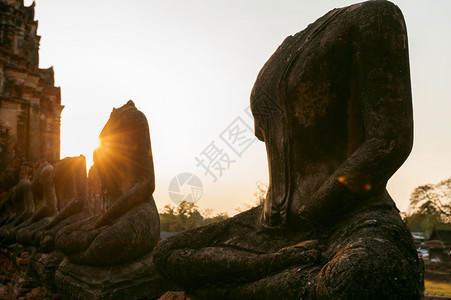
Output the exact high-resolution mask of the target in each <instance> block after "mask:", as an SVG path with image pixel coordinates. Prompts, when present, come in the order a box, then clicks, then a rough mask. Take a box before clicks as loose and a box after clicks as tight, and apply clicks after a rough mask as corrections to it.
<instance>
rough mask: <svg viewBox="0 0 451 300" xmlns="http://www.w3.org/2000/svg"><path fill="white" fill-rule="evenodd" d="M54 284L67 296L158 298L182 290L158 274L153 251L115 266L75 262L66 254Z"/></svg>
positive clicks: (65, 297) (92, 299)
mask: <svg viewBox="0 0 451 300" xmlns="http://www.w3.org/2000/svg"><path fill="white" fill-rule="evenodd" d="M55 284H56V286H57V289H58V292H59V293H60V294H61V295H62V296H63V298H64V299H85V300H88V299H89V300H94V299H95V300H98V299H99V300H100V299H158V298H159V297H160V296H161V295H163V294H164V293H165V292H167V291H177V290H179V289H178V288H177V287H176V286H174V284H173V283H171V282H169V281H167V280H166V279H164V278H162V277H161V275H159V272H158V270H157V268H156V267H155V265H154V264H153V260H152V253H150V254H148V255H146V256H143V257H142V258H140V259H138V260H135V261H132V262H129V263H126V264H122V265H118V266H112V267H94V266H86V265H76V264H73V263H70V262H69V260H68V259H67V258H65V259H64V260H63V261H62V262H61V264H60V265H59V268H58V270H57V271H56V273H55Z"/></svg>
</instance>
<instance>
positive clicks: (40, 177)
mask: <svg viewBox="0 0 451 300" xmlns="http://www.w3.org/2000/svg"><path fill="white" fill-rule="evenodd" d="M52 174H53V166H52V165H50V164H49V163H48V162H42V163H41V164H40V166H39V168H38V169H37V170H36V172H35V174H34V175H33V178H32V182H31V190H32V194H33V202H34V214H33V215H32V216H31V218H29V219H28V220H26V221H25V222H23V223H22V224H21V225H19V226H18V227H17V234H16V241H17V242H18V243H20V244H22V245H24V246H25V245H30V244H32V240H33V237H34V236H35V233H36V232H37V231H39V230H40V229H42V228H43V227H44V226H45V225H47V224H48V223H49V222H50V220H51V219H52V217H53V216H55V215H56V213H57V201H56V194H55V187H54V185H53V181H52Z"/></svg>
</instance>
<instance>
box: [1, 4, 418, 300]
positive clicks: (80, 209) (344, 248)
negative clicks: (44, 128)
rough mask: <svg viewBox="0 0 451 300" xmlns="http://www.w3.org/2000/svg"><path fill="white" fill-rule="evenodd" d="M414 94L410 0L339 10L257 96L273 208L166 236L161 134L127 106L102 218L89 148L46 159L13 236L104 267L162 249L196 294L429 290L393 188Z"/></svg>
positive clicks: (259, 86)
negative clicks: (158, 178) (156, 158)
mask: <svg viewBox="0 0 451 300" xmlns="http://www.w3.org/2000/svg"><path fill="white" fill-rule="evenodd" d="M411 102H412V99H411V86H410V73H409V58H408V46H407V34H406V27H405V23H404V19H403V16H402V14H401V12H400V10H399V9H398V7H396V6H395V5H394V4H392V3H390V2H388V1H368V2H364V3H359V4H355V5H352V6H348V7H344V8H341V9H334V10H332V11H330V12H329V13H327V14H326V15H324V16H323V17H321V18H319V19H318V20H317V21H316V22H314V23H312V24H310V25H309V26H308V27H307V28H306V29H305V30H303V31H301V32H299V33H297V34H295V35H293V36H289V37H287V38H286V39H285V40H284V41H283V43H282V44H281V46H280V47H279V48H278V49H277V50H276V52H275V53H274V54H273V55H272V56H271V58H270V59H269V60H268V62H267V63H266V64H265V65H264V67H263V68H262V70H261V71H260V73H259V75H258V77H257V80H256V83H255V85H254V88H253V90H252V93H251V109H252V113H253V115H254V119H255V135H256V137H257V138H258V139H260V140H261V141H263V142H265V144H266V149H267V155H268V164H269V178H270V184H269V190H268V193H267V196H266V200H265V202H264V204H263V205H261V206H259V207H256V208H253V209H250V210H248V211H246V212H243V213H241V214H238V215H236V216H234V217H232V218H230V219H227V220H225V221H222V222H219V223H216V224H211V225H207V226H204V227H200V228H196V229H192V230H188V231H185V232H181V233H179V234H177V235H175V236H173V237H170V238H168V239H165V240H163V241H161V242H159V235H160V232H159V216H158V211H157V208H156V205H155V202H154V199H153V196H152V194H153V192H154V189H155V177H154V167H153V158H152V151H151V144H150V135H149V128H148V124H147V119H146V117H145V116H144V114H143V113H142V112H140V111H139V110H137V109H136V107H135V105H134V103H133V102H132V101H129V102H128V103H127V104H125V105H124V106H122V107H120V108H118V109H114V110H113V112H112V113H111V116H110V119H109V120H108V122H107V124H106V125H105V127H104V129H103V130H102V132H101V133H100V136H99V139H100V142H101V144H100V147H99V148H98V149H97V150H96V151H95V152H94V168H95V171H96V173H97V176H98V178H99V182H100V187H101V196H102V199H103V203H104V205H103V209H102V212H101V213H100V214H94V215H93V214H91V213H90V210H89V207H88V204H87V203H88V202H89V201H88V194H89V193H88V192H87V179H86V168H85V161H84V158H83V157H78V158H67V159H64V160H61V161H60V162H58V163H56V164H55V165H53V166H52V165H50V164H48V163H46V162H43V163H41V165H40V166H39V167H38V168H37V170H36V171H35V173H34V175H33V177H32V179H31V180H27V179H24V180H22V181H21V182H20V183H19V184H18V185H17V186H16V187H15V188H14V189H13V190H12V191H11V192H10V193H9V195H8V198H7V199H6V200H5V201H4V202H3V203H2V206H1V220H0V221H1V229H0V238H1V241H2V245H6V244H11V243H20V244H23V245H34V246H35V247H38V248H39V249H40V251H53V250H55V249H56V250H58V251H60V252H62V253H64V255H65V256H66V257H67V258H68V260H69V261H70V262H71V263H74V264H79V265H90V266H111V265H118V264H125V263H127V262H131V261H134V260H136V259H139V258H140V257H142V256H143V255H146V254H148V253H153V263H154V264H155V265H156V269H155V270H156V271H155V272H158V273H159V274H160V276H161V277H162V278H164V279H165V280H168V281H171V282H173V283H175V284H176V285H177V286H178V287H179V288H180V289H181V290H183V291H185V293H186V294H187V295H190V296H191V297H193V298H194V299H300V298H302V299H392V298H396V299H420V298H421V295H422V289H423V283H422V268H421V265H420V262H419V260H418V257H417V254H416V251H415V248H414V246H413V243H412V238H411V236H410V233H409V231H408V230H407V228H406V226H405V224H404V223H403V222H402V220H401V218H400V216H399V211H398V210H397V208H396V205H395V203H394V202H393V200H392V199H391V197H390V196H389V194H388V193H387V190H386V184H387V181H388V179H389V178H390V177H391V176H392V175H393V173H394V172H395V171H396V170H397V169H398V168H399V167H400V166H401V165H402V163H403V162H404V160H405V159H406V158H407V156H408V155H409V153H410V150H411V147H412V141H413V125H412V104H411ZM173 121H175V120H173Z"/></svg>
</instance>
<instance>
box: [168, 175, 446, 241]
mask: <svg viewBox="0 0 451 300" xmlns="http://www.w3.org/2000/svg"><path fill="white" fill-rule="evenodd" d="M267 189H268V185H267V184H265V183H262V182H257V187H256V191H255V193H254V199H253V200H252V201H251V202H250V203H245V204H243V207H239V208H236V210H237V211H238V212H241V211H244V210H247V209H250V208H251V207H254V206H257V205H260V204H262V203H263V202H264V200H265V197H266V192H267ZM212 213H213V210H211V209H207V210H205V211H202V212H201V211H200V210H199V208H198V207H197V205H196V204H195V203H192V202H187V201H182V202H181V203H180V204H179V205H178V206H176V207H175V206H172V205H166V206H165V207H164V208H163V210H162V212H161V213H160V228H161V231H168V232H179V231H183V230H187V229H191V228H195V227H199V226H203V225H208V224H211V223H215V222H219V221H222V220H225V219H227V218H229V216H228V214H227V213H218V214H216V215H213V214H212ZM401 216H402V218H403V220H404V222H405V223H406V225H407V227H408V228H409V230H410V231H411V232H424V233H426V235H428V236H429V235H430V234H431V233H432V231H433V230H434V228H435V227H437V226H439V225H444V224H447V225H450V226H451V178H448V179H446V180H443V181H440V182H439V183H436V184H425V185H420V186H418V187H417V188H415V189H414V190H413V192H412V194H411V196H410V203H409V207H408V209H407V211H406V212H403V213H401Z"/></svg>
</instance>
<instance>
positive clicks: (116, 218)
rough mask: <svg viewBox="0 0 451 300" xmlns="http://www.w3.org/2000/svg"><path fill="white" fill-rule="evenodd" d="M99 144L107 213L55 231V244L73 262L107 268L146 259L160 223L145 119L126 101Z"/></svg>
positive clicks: (97, 162) (96, 155) (98, 165)
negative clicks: (154, 195) (143, 257)
mask: <svg viewBox="0 0 451 300" xmlns="http://www.w3.org/2000/svg"><path fill="white" fill-rule="evenodd" d="M99 138H100V143H101V144H100V147H99V148H98V149H97V150H96V151H95V152H94V164H95V166H96V168H97V171H98V173H99V178H100V181H101V185H102V190H103V192H104V195H103V196H104V197H105V199H106V200H107V201H106V202H107V203H108V206H107V209H106V211H105V212H104V213H103V214H101V215H99V216H94V217H92V218H89V219H86V220H83V221H80V222H78V223H75V224H72V225H68V226H66V227H64V228H62V229H61V230H59V231H58V233H57V234H56V238H55V244H56V248H57V249H59V250H60V251H62V252H63V253H64V254H66V255H67V256H68V258H69V260H70V261H71V262H74V263H77V264H84V265H94V266H111V265H116V264H120V263H124V262H127V261H131V260H134V259H137V258H139V257H141V256H143V255H145V254H148V253H150V252H151V251H152V249H153V248H154V247H155V245H156V243H157V242H158V240H159V235H160V226H159V225H160V221H159V216H158V211H157V208H156V206H155V202H154V200H153V197H152V193H153V191H154V189H155V178H154V168H153V160H152V151H151V145H150V136H149V128H148V124H147V119H146V117H145V116H144V114H143V113H142V112H140V111H138V110H137V109H136V107H135V105H134V103H133V102H132V101H129V102H128V103H127V104H125V105H124V106H122V107H121V108H118V109H114V110H113V112H112V113H111V115H110V119H109V120H108V122H107V124H106V125H105V127H104V128H103V130H102V132H101V133H100V136H99Z"/></svg>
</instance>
